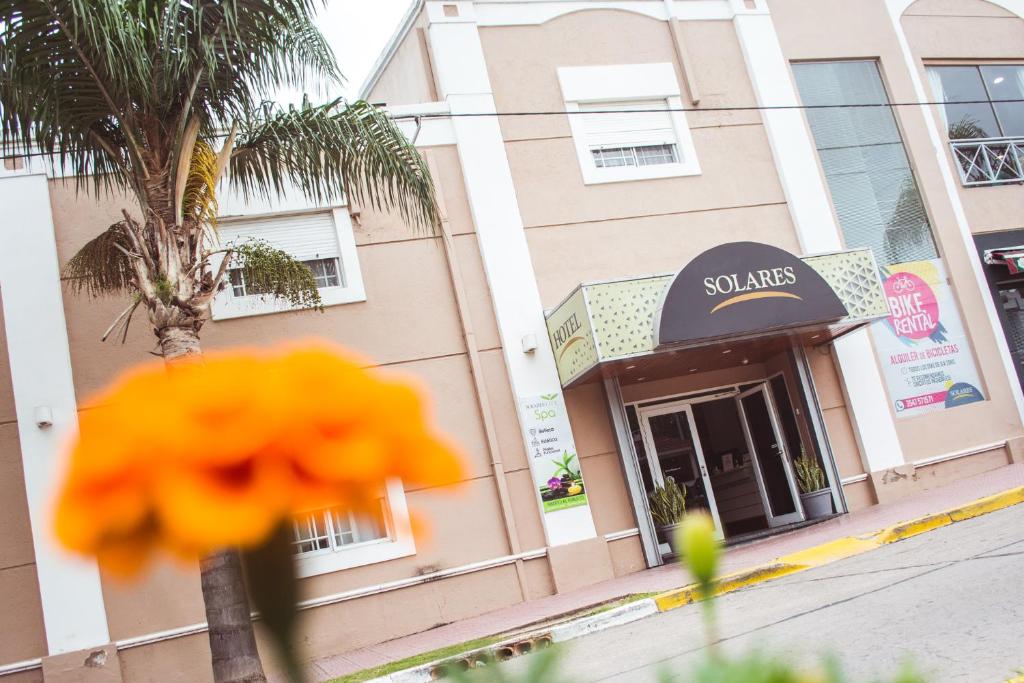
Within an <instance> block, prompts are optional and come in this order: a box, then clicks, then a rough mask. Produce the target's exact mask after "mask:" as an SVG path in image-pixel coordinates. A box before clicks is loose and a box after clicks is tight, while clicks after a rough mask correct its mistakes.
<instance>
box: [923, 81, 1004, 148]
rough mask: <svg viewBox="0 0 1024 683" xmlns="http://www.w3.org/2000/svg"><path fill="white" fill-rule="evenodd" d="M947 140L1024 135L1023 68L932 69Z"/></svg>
mask: <svg viewBox="0 0 1024 683" xmlns="http://www.w3.org/2000/svg"><path fill="white" fill-rule="evenodd" d="M928 78H929V80H930V81H931V86H932V91H933V93H934V95H935V98H936V100H937V101H939V102H943V103H944V104H943V105H942V114H943V118H944V119H945V122H946V128H947V131H948V133H949V139H950V140H974V139H979V138H1001V137H1018V136H1024V66H1012V65H993V66H932V67H929V68H928Z"/></svg>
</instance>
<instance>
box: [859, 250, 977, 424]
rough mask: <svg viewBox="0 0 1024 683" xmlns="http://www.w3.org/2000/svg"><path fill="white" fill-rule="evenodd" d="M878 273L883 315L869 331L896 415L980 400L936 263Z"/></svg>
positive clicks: (946, 285)
mask: <svg viewBox="0 0 1024 683" xmlns="http://www.w3.org/2000/svg"><path fill="white" fill-rule="evenodd" d="M882 275H883V278H884V280H883V282H882V285H883V287H884V289H885V298H886V301H887V302H888V304H889V316H888V318H886V319H884V320H881V321H879V322H876V323H874V324H873V325H872V329H871V331H872V334H873V336H874V338H875V344H876V345H877V347H878V353H879V360H880V361H881V364H882V368H883V374H884V375H885V382H886V386H887V388H888V390H889V398H890V400H891V401H892V405H893V408H894V409H895V410H896V414H897V416H899V417H913V416H914V415H920V414H922V413H927V412H930V411H933V410H944V409H946V408H956V407H958V406H962V405H967V404H969V403H975V402H977V401H984V400H985V397H984V395H983V394H982V393H981V389H980V388H979V387H980V386H981V382H980V379H979V377H978V369H977V368H976V367H975V365H974V359H973V358H972V357H971V349H970V346H969V345H968V343H967V335H966V333H965V331H964V325H963V321H962V320H961V319H960V312H959V311H958V310H957V307H956V303H955V301H954V300H953V292H952V289H951V288H950V286H949V282H948V280H947V278H946V272H945V269H944V268H943V265H942V261H941V260H940V259H932V260H928V261H913V262H910V263H900V264H897V265H892V266H886V267H884V268H883V269H882Z"/></svg>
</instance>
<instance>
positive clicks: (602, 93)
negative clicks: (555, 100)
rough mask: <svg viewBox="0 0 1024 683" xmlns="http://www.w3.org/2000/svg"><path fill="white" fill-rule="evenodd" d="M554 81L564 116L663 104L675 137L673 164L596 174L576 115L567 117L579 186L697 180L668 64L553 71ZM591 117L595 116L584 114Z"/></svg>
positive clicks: (696, 164)
mask: <svg viewBox="0 0 1024 683" xmlns="http://www.w3.org/2000/svg"><path fill="white" fill-rule="evenodd" d="M558 81H559V83H560V84H561V87H562V97H563V99H564V100H565V109H566V111H568V112H578V111H580V105H581V104H600V103H602V102H609V103H610V102H628V101H646V100H664V101H665V102H666V103H667V105H668V108H669V109H670V110H675V111H670V112H669V116H670V117H671V119H672V128H673V131H674V132H675V136H676V153H677V155H678V157H679V161H678V162H677V163H670V164H654V165H651V166H618V167H612V168H599V167H598V166H597V165H596V164H595V163H594V157H593V154H592V153H591V149H590V147H591V146H590V144H589V141H588V140H587V135H586V131H585V130H584V128H583V123H582V121H581V119H582V118H583V117H582V115H576V116H574V115H572V114H571V113H570V115H569V128H570V129H571V130H572V137H573V141H574V144H575V146H576V156H577V158H578V159H579V163H580V170H581V172H582V174H583V184H584V185H596V184H600V183H616V182H624V181H631V180H649V179H653V178H676V177H682V176H691V175H700V173H701V169H700V163H699V162H698V161H697V151H696V149H695V148H694V145H693V136H692V135H691V134H690V126H689V124H688V123H687V122H686V116H685V113H684V112H682V111H679V110H680V109H682V108H683V100H682V96H681V90H680V88H679V82H678V81H677V80H676V72H675V67H673V66H672V64H671V63H669V62H659V63H653V64H616V65H609V66H571V67H565V66H563V67H559V69H558ZM587 116H596V114H587Z"/></svg>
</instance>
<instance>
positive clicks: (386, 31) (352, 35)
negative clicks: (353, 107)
mask: <svg viewBox="0 0 1024 683" xmlns="http://www.w3.org/2000/svg"><path fill="white" fill-rule="evenodd" d="M415 1H416V0H327V6H326V7H325V8H324V9H322V10H321V11H320V13H319V14H318V15H317V23H318V24H319V25H320V30H321V31H323V33H324V35H325V36H327V40H328V42H329V43H330V44H331V47H333V48H334V54H335V55H336V56H337V59H338V64H339V65H340V66H341V72H342V73H343V74H345V78H346V83H345V88H344V91H343V92H342V93H341V94H343V95H344V96H345V97H347V98H348V99H350V100H353V99H355V98H356V96H357V95H358V91H359V86H360V85H362V84H363V80H364V79H365V78H366V76H367V74H368V73H369V71H370V67H372V66H373V63H374V62H375V61H377V56H378V55H379V54H380V52H381V50H383V49H384V46H385V45H386V44H387V42H388V39H389V38H390V37H391V35H392V33H394V31H395V29H396V28H397V27H398V23H399V22H400V21H401V19H402V17H403V16H404V15H405V12H406V10H407V9H409V6H410V5H411V4H412V3H413V2H415Z"/></svg>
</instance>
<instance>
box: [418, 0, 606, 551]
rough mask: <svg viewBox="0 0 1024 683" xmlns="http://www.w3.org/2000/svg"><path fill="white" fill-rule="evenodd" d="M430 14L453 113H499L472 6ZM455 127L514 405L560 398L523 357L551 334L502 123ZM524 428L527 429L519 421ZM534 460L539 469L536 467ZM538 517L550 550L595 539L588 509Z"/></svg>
mask: <svg viewBox="0 0 1024 683" xmlns="http://www.w3.org/2000/svg"><path fill="white" fill-rule="evenodd" d="M453 6H454V7H455V8H456V10H457V12H456V13H454V14H453V13H452V10H451V9H450V8H451V7H453ZM445 8H449V9H448V11H447V13H446V11H445ZM427 12H428V16H429V19H430V28H429V31H430V41H431V46H432V49H433V56H434V68H435V69H436V71H437V77H438V82H439V84H440V87H441V91H442V92H441V96H442V97H443V98H444V99H445V100H446V101H447V102H448V104H449V106H450V107H451V113H452V114H460V113H478V112H494V111H495V104H494V97H493V96H492V91H491V83H490V79H489V78H488V76H487V65H486V62H485V59H484V52H483V46H482V45H481V43H480V35H479V32H478V29H477V24H476V16H475V8H474V6H473V3H472V2H466V1H459V2H443V3H442V2H432V1H428V2H427ZM452 126H453V128H454V131H455V139H456V143H457V146H458V151H459V159H460V161H461V163H462V173H463V176H464V177H465V182H466V193H467V196H468V200H469V206H470V210H471V211H472V214H473V221H474V223H475V224H476V231H477V240H478V242H479V244H480V252H481V255H482V258H483V264H484V270H485V272H486V274H487V282H488V285H489V286H490V290H491V297H492V301H493V304H494V313H495V316H496V317H497V321H498V331H499V333H500V335H501V342H502V350H503V352H504V356H505V363H506V364H507V366H508V371H509V376H510V379H511V383H512V390H513V392H514V393H515V395H516V397H517V399H523V398H529V397H534V396H540V395H544V394H546V395H550V394H557V395H558V396H559V398H561V384H560V382H559V380H558V371H557V369H556V367H555V359H554V356H553V355H552V352H551V348H550V346H549V345H548V344H546V343H544V344H539V345H538V347H537V349H536V351H534V352H532V353H524V352H523V350H522V339H523V338H524V337H525V336H526V335H534V338H535V339H539V340H544V339H547V327H546V325H545V322H544V308H543V305H542V303H541V298H540V291H539V290H538V288H537V280H536V276H535V274H534V270H533V263H532V261H531V259H530V251H529V247H528V245H527V242H526V234H525V232H524V231H523V221H522V217H521V216H520V214H519V205H518V203H517V200H516V192H515V185H514V183H513V180H512V171H511V169H510V168H509V164H508V157H507V156H506V154H505V143H504V140H503V138H502V135H501V128H500V127H499V125H498V120H497V118H496V117H494V116H479V117H458V116H456V117H454V118H453V119H452ZM518 403H519V401H517V404H518ZM519 421H520V425H522V424H523V416H522V415H519ZM529 460H530V465H531V467H534V465H535V462H534V460H535V459H534V458H529ZM543 464H544V465H547V464H548V463H547V461H544V463H543ZM537 478H538V477H537V476H536V473H535V477H534V479H535V480H536V479H537ZM538 506H540V498H539V492H538ZM541 509H542V512H541V516H542V518H543V520H544V529H545V534H546V535H547V541H548V545H563V544H566V543H573V542H575V541H581V540H585V539H588V538H593V537H595V536H596V530H595V528H594V521H593V517H592V516H591V513H590V506H589V505H581V506H579V507H574V508H569V509H565V510H558V511H555V512H548V513H544V512H543V508H541Z"/></svg>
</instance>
